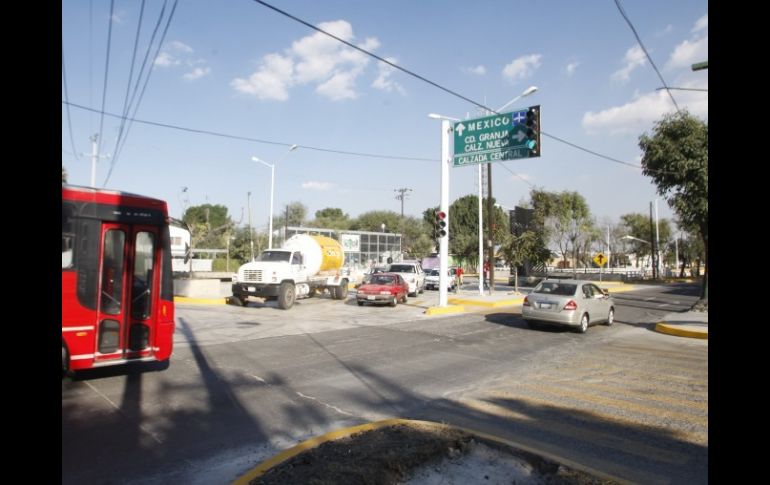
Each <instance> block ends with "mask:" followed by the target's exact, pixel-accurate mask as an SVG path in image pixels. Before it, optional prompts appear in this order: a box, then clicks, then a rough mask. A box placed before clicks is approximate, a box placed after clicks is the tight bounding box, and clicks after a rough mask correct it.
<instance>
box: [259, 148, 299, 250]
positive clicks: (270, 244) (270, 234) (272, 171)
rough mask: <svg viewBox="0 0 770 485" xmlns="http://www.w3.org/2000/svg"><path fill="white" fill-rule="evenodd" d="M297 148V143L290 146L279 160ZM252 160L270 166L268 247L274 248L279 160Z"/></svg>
mask: <svg viewBox="0 0 770 485" xmlns="http://www.w3.org/2000/svg"><path fill="white" fill-rule="evenodd" d="M296 149H297V145H292V146H291V147H289V151H287V152H286V153H285V154H284V155H283V157H281V158H280V159H279V160H278V162H280V161H281V160H283V159H284V158H286V156H287V155H288V154H289V153H291V152H292V151H294V150H296ZM251 160H252V161H254V162H259V163H261V164H262V165H265V166H267V167H270V222H269V224H268V231H269V232H268V235H267V248H268V249H273V192H274V189H275V166H276V164H277V163H278V162H275V163H267V162H266V161H264V160H260V159H259V158H257V157H251Z"/></svg>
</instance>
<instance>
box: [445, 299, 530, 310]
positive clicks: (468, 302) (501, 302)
mask: <svg viewBox="0 0 770 485" xmlns="http://www.w3.org/2000/svg"><path fill="white" fill-rule="evenodd" d="M448 302H449V303H451V304H453V305H468V306H481V307H486V308H498V307H503V306H515V305H521V304H522V303H524V297H521V298H511V299H508V300H497V301H481V300H473V299H470V298H449V300H448Z"/></svg>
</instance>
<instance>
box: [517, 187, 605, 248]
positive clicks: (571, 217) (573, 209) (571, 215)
mask: <svg viewBox="0 0 770 485" xmlns="http://www.w3.org/2000/svg"><path fill="white" fill-rule="evenodd" d="M530 198H531V200H532V206H533V208H534V209H535V216H534V219H535V221H536V223H537V224H538V225H539V226H540V227H542V228H543V229H544V231H543V232H544V236H545V240H546V241H550V242H553V243H554V244H555V245H556V246H557V247H558V248H559V252H560V253H561V255H562V259H563V260H564V261H566V260H567V255H568V254H572V258H573V261H577V259H578V257H577V256H578V254H577V253H578V249H579V246H580V244H581V243H582V242H583V240H584V239H585V237H586V235H587V234H590V229H591V227H592V226H593V220H592V218H591V212H590V210H589V208H588V203H587V202H586V200H585V198H584V197H583V196H582V195H580V194H579V193H577V192H569V191H564V192H559V193H555V192H546V191H543V190H538V189H532V191H531V192H530Z"/></svg>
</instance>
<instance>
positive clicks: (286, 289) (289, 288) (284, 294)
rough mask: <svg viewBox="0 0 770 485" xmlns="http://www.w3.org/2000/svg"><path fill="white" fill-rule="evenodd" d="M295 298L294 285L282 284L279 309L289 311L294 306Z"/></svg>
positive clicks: (279, 290)
mask: <svg viewBox="0 0 770 485" xmlns="http://www.w3.org/2000/svg"><path fill="white" fill-rule="evenodd" d="M295 296H296V293H295V290H294V283H290V282H288V281H287V282H284V283H281V286H280V288H278V308H280V309H281V310H288V309H289V308H291V307H292V306H294V298H295Z"/></svg>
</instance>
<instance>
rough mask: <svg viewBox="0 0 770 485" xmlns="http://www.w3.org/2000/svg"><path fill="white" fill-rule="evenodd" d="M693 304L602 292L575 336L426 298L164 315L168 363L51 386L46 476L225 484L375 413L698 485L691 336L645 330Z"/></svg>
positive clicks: (629, 473) (699, 388)
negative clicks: (598, 313) (52, 424)
mask: <svg viewBox="0 0 770 485" xmlns="http://www.w3.org/2000/svg"><path fill="white" fill-rule="evenodd" d="M434 293H435V292H434ZM696 296H697V288H696V287H695V286H693V285H671V286H666V287H652V288H648V289H643V290H639V291H634V292H629V293H619V294H616V295H615V300H616V303H617V305H618V308H617V312H616V319H617V320H616V322H617V323H616V325H614V326H612V327H607V326H604V325H600V326H593V327H591V328H589V330H588V332H587V333H586V334H584V335H579V334H575V333H572V332H569V331H566V330H562V329H539V330H531V329H529V328H528V327H527V326H526V324H525V323H524V322H523V321H522V320H521V319H520V318H519V315H518V308H515V307H513V308H510V309H504V310H500V309H495V310H493V311H489V312H486V313H473V314H463V315H459V316H444V317H427V316H424V315H422V311H423V310H424V308H425V307H427V306H430V305H431V304H432V300H431V299H432V298H436V295H435V294H431V293H429V292H426V293H425V294H423V295H420V296H419V297H418V298H411V299H410V302H409V304H408V305H403V306H402V305H399V306H398V307H396V308H389V307H368V306H367V307H362V308H359V307H358V306H357V305H356V304H355V302H354V301H353V302H352V303H351V301H350V300H349V301H348V302H344V301H333V300H328V299H311V300H302V301H300V302H299V304H298V305H297V306H295V308H292V309H291V310H289V311H282V310H279V309H277V308H274V307H271V306H270V305H267V306H263V305H261V304H256V303H252V304H251V305H250V306H249V307H245V308H239V307H232V306H196V305H178V306H177V333H176V335H175V342H176V344H175V345H176V346H175V351H174V355H173V357H172V363H171V365H170V367H169V368H168V369H166V370H156V369H153V368H142V369H131V370H127V369H125V368H121V369H99V370H96V371H92V372H89V373H87V374H83V375H81V376H79V378H78V379H76V380H74V381H72V380H65V381H63V382H62V483H167V482H169V481H171V480H184V481H185V482H190V483H229V482H230V481H231V480H232V479H234V478H236V477H237V476H238V475H239V474H240V473H242V472H244V471H245V470H247V469H249V468H250V467H252V466H254V465H256V464H257V463H258V462H260V461H261V460H263V459H266V458H268V457H270V456H272V455H273V454H275V453H276V452H277V451H279V450H281V449H284V448H286V447H289V446H292V445H294V444H296V443H297V442H298V441H301V440H303V439H307V438H309V437H311V436H316V435H319V434H322V433H325V432H327V431H330V430H333V429H337V428H340V427H344V426H352V425H356V424H360V423H363V422H367V421H374V420H379V419H385V418H391V417H401V418H412V419H426V420H432V421H444V422H448V423H452V424H456V425H460V426H465V427H469V428H473V429H476V430H479V431H485V432H489V433H492V434H496V435H498V436H502V437H504V438H507V439H511V440H514V441H519V442H521V443H524V444H526V445H528V446H532V447H535V448H539V449H542V450H544V451H548V452H551V453H554V454H557V455H561V456H565V457H567V458H569V459H571V460H574V461H576V462H579V463H583V464H585V465H587V466H592V467H594V468H598V469H601V470H603V471H605V472H607V473H611V474H614V475H616V476H619V477H621V478H625V479H628V480H632V481H636V482H644V483H707V471H708V438H707V433H708V366H707V360H708V342H707V341H703V340H696V339H686V338H681V337H674V336H669V335H663V334H658V333H656V332H654V331H652V327H653V325H654V323H655V322H656V321H658V320H657V319H658V318H660V317H661V316H662V315H664V314H666V313H669V312H672V311H678V310H684V309H685V308H688V307H689V306H690V305H691V304H692V303H693V302H694V301H695V299H696Z"/></svg>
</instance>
